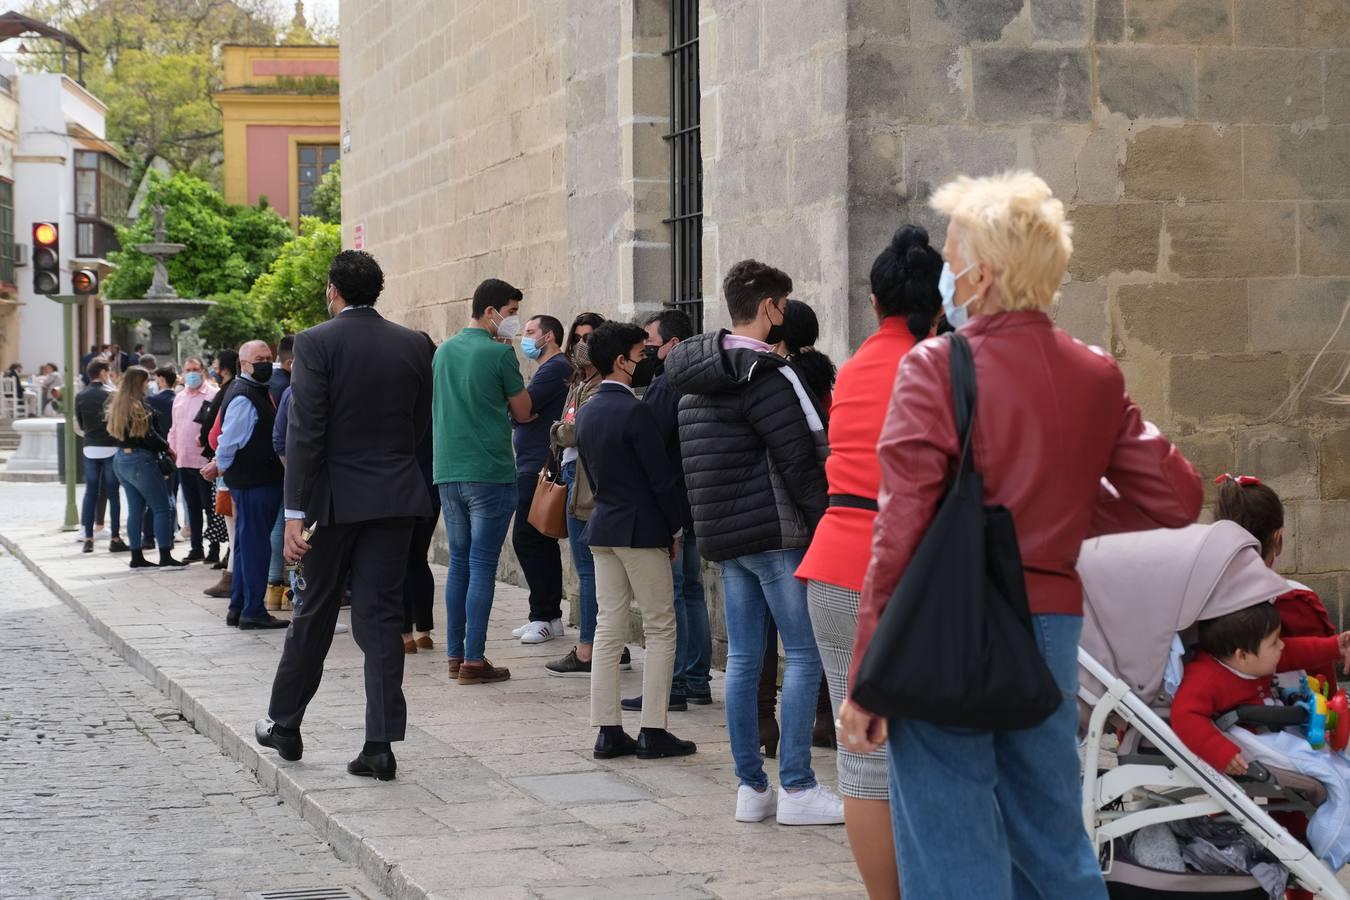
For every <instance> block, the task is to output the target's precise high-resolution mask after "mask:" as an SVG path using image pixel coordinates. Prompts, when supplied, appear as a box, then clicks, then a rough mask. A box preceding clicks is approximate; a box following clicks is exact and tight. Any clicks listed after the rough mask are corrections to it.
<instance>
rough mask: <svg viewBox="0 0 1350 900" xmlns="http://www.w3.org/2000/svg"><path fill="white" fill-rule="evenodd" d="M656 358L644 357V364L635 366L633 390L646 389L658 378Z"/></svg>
mask: <svg viewBox="0 0 1350 900" xmlns="http://www.w3.org/2000/svg"><path fill="white" fill-rule="evenodd" d="M657 365H658V363H657V361H656V357H654V356H647V355H645V354H644V355H643V357H642V362H640V363H636V364H634V366H633V389H634V390H638V389H640V388H645V387H646V386H647V385H649V384H651V383H652V379H653V378H655V377H656V367H657Z"/></svg>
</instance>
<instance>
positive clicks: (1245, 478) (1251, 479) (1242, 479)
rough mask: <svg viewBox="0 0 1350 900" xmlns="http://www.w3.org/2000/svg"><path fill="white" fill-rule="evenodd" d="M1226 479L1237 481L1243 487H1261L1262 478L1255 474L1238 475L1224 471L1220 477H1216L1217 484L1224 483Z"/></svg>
mask: <svg viewBox="0 0 1350 900" xmlns="http://www.w3.org/2000/svg"><path fill="white" fill-rule="evenodd" d="M1225 481H1236V482H1237V483H1238V485H1239V486H1241V487H1261V479H1260V478H1257V477H1256V476H1255V475H1238V476H1236V477H1234V476H1232V475H1229V474H1228V473H1227V472H1224V473H1223V474H1222V475H1220V476H1219V477H1218V478H1215V479H1214V483H1215V484H1223V483H1224V482H1225Z"/></svg>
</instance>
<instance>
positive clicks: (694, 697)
mask: <svg viewBox="0 0 1350 900" xmlns="http://www.w3.org/2000/svg"><path fill="white" fill-rule="evenodd" d="M684 699H685V700H687V701H688V702H690V703H692V704H694V705H695V706H707V705H709V704H710V703H712V694H711V693H708V694H686V695H685V697H684Z"/></svg>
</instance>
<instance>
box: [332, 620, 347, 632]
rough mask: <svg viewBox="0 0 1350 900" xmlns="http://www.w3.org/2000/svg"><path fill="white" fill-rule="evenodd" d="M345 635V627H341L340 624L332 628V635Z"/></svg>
mask: <svg viewBox="0 0 1350 900" xmlns="http://www.w3.org/2000/svg"><path fill="white" fill-rule="evenodd" d="M346 633H347V626H346V625H343V624H342V623H341V622H339V623H337V624H336V625H334V626H333V634H346Z"/></svg>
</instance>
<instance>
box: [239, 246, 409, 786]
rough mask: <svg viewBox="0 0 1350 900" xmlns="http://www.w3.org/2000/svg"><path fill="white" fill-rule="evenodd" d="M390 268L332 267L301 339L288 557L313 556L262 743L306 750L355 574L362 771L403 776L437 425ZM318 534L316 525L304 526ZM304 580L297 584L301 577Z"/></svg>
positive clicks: (354, 257) (344, 257) (289, 448)
mask: <svg viewBox="0 0 1350 900" xmlns="http://www.w3.org/2000/svg"><path fill="white" fill-rule="evenodd" d="M383 287H384V275H383V273H382V272H381V271H380V267H379V265H378V264H377V263H376V262H375V259H374V258H373V257H372V256H370V254H368V253H362V252H359V251H355V250H344V251H343V252H341V253H339V254H338V255H337V257H336V258H335V259H334V260H333V265H332V267H331V268H330V269H329V271H328V310H329V313H330V314H331V315H332V316H333V318H332V320H331V321H329V322H325V323H324V324H322V325H317V326H315V327H314V328H311V329H309V330H308V331H305V332H303V333H301V334H299V335H297V336H296V339H295V366H294V368H293V370H292V373H291V374H292V380H291V403H290V413H289V422H290V424H289V426H288V428H287V432H286V504H285V509H286V551H285V552H286V558H287V559H288V560H290V561H292V562H296V561H299V562H300V563H301V565H302V567H303V568H302V575H303V581H304V586H303V587H302V588H300V595H301V598H302V599H303V601H304V602H303V603H301V604H297V606H298V607H299V611H298V612H296V614H295V615H294V616H293V617H292V619H291V627H290V630H289V631H288V632H287V633H286V644H285V647H284V648H283V649H282V652H281V661H280V662H279V663H278V665H277V674H276V679H275V681H274V682H273V684H272V702H271V705H270V707H269V710H268V718H266V719H260V720H259V721H258V724H257V728H256V736H257V739H258V743H259V744H262V745H263V746H265V747H272V748H273V749H275V750H277V752H278V753H280V754H281V757H282V758H283V759H291V760H294V759H299V758H300V755H301V753H302V752H303V744H302V742H301V739H300V723H301V720H302V719H303V718H304V715H305V707H306V706H307V705H308V704H309V701H310V699H311V698H313V696H314V692H315V691H316V690H318V688H319V679H320V678H321V677H322V675H323V662H324V657H325V656H327V654H328V648H329V646H330V645H331V644H332V642H333V626H334V625H335V624H336V622H337V616H338V607H339V605H340V604H341V602H342V595H343V589H344V587H345V586H346V585H347V582H348V580H349V579H350V581H351V588H352V601H351V602H352V619H353V629H352V630H353V632H354V633H355V636H356V642H357V644H358V645H359V646H360V647H361V651H362V653H364V654H365V681H366V743H365V746H364V747H363V748H362V749H361V753H360V754H359V755H358V756H357V757H356V759H354V760H352V762H351V763H350V764H348V766H347V771H348V772H350V773H351V774H353V775H364V776H373V777H375V778H378V779H379V780H381V781H389V780H391V779H393V778H394V775H395V769H396V763H395V760H394V754H393V751H392V749H391V747H390V744H391V742H393V741H401V740H403V734H404V729H405V727H406V725H407V719H408V707H407V704H406V703H405V701H404V699H403V639H402V637H401V633H402V629H403V577H404V572H405V570H406V566H407V556H408V545H409V542H410V541H411V539H412V533H413V526H414V524H415V522H416V521H417V520H418V519H421V518H425V517H427V516H429V515H432V514H433V508H432V505H431V501H430V500H429V498H428V496H427V488H426V484H425V482H424V480H423V478H422V470H421V468H420V467H419V466H418V462H417V445H418V443H419V442H420V441H421V440H422V436H423V435H424V434H425V433H426V431H427V429H428V428H430V426H431V353H430V351H429V349H428V347H427V339H426V338H425V337H423V336H422V335H420V334H418V333H417V332H415V331H410V330H409V329H407V328H404V327H402V326H400V325H395V324H394V323H392V322H388V321H386V320H385V319H384V318H383V317H381V316H380V314H379V313H377V312H376V311H375V309H374V308H373V307H374V305H375V301H376V299H377V298H378V297H379V295H380V291H381V290H382V289H383ZM306 523H310V524H312V526H313V528H314V530H313V532H312V533H310V534H308V535H306V534H305V533H304V525H305V524H306ZM297 586H298V585H297Z"/></svg>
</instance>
